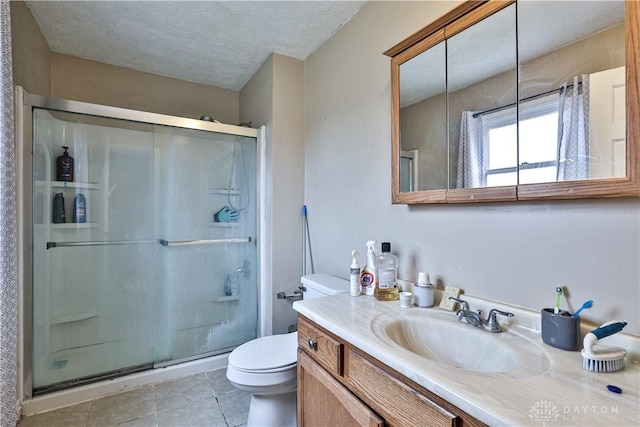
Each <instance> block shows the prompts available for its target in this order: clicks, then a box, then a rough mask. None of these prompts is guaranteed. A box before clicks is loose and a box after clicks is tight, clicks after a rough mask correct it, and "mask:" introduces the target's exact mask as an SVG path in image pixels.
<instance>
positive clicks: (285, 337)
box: [229, 332, 298, 371]
mask: <svg viewBox="0 0 640 427" xmlns="http://www.w3.org/2000/svg"><path fill="white" fill-rule="evenodd" d="M297 335H298V334H297V333H296V332H292V333H290V334H280V335H270V336H267V337H262V338H257V339H255V340H251V341H249V342H246V343H244V344H242V345H241V346H240V347H238V348H236V349H235V350H233V351H232V352H231V354H230V355H229V364H230V365H233V366H234V367H236V368H238V369H241V370H248V371H264V370H269V369H275V368H281V367H283V366H288V365H293V364H295V363H296V357H297V353H296V349H297V347H298V336H297Z"/></svg>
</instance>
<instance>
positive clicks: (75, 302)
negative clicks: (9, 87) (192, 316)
mask: <svg viewBox="0 0 640 427" xmlns="http://www.w3.org/2000/svg"><path fill="white" fill-rule="evenodd" d="M33 139H34V165H33V166H34V173H33V175H34V176H33V280H32V282H33V291H32V295H33V305H32V307H33V308H32V310H33V332H32V372H33V388H34V390H36V392H38V391H40V392H46V391H48V390H50V389H51V388H53V389H55V388H56V386H54V385H55V384H61V383H73V382H75V381H80V382H81V381H83V380H84V379H85V378H91V377H96V376H98V377H99V376H101V375H103V374H108V373H110V372H114V371H127V370H137V369H141V368H143V367H145V366H151V365H152V363H153V357H154V342H153V336H152V334H150V333H149V332H148V331H150V330H152V328H153V323H152V319H153V316H152V314H153V305H152V304H150V301H151V300H152V299H153V295H154V286H155V284H156V283H157V282H158V281H159V280H160V277H159V275H158V274H157V269H154V268H146V267H145V266H150V265H152V264H153V263H154V262H156V261H155V260H156V259H157V258H158V255H159V249H160V248H159V245H158V244H157V243H156V241H157V240H156V237H155V236H156V235H157V230H156V226H155V223H156V219H155V218H156V217H157V210H154V209H153V208H152V206H153V203H154V187H155V185H154V176H155V165H154V157H153V153H154V147H153V127H152V126H150V125H144V124H136V125H132V124H129V123H126V122H123V121H119V120H114V119H105V118H93V117H89V116H82V115H78V114H69V113H62V112H51V111H47V110H44V109H34V138H33ZM62 146H66V147H69V153H70V155H71V157H73V159H74V167H73V171H74V176H73V178H72V180H71V181H64V180H60V179H59V178H60V177H58V176H57V171H56V169H57V168H56V162H57V157H58V156H59V155H61V154H62V152H63V149H62ZM78 198H82V199H83V200H84V205H85V206H84V209H83V211H84V212H76V210H78V209H80V208H81V206H75V205H76V204H77V203H79V201H78ZM54 200H56V202H54ZM60 200H62V201H63V203H64V208H63V209H61V207H60V206H59V204H60ZM56 203H57V204H58V206H56ZM74 206H75V207H76V208H78V209H74ZM62 212H64V218H62V216H61V213H62ZM74 213H75V215H74ZM74 216H75V217H74ZM132 325H135V327H131V326H132Z"/></svg>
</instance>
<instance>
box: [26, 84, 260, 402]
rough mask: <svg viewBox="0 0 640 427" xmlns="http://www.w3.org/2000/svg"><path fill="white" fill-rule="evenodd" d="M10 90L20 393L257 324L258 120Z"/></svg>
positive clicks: (199, 350)
mask: <svg viewBox="0 0 640 427" xmlns="http://www.w3.org/2000/svg"><path fill="white" fill-rule="evenodd" d="M17 99H19V102H20V103H21V104H20V105H19V109H17V110H18V116H19V126H20V127H21V128H22V129H24V130H25V132H24V135H23V138H22V147H21V150H20V151H21V153H22V156H23V159H22V162H21V167H22V168H24V169H23V171H22V174H21V176H22V177H23V180H22V181H23V182H22V186H23V187H22V192H21V193H22V194H23V200H22V203H23V211H24V212H22V218H23V221H24V223H23V224H22V227H21V229H22V231H23V233H24V236H23V239H22V240H23V242H25V244H27V245H28V244H29V242H30V243H31V247H25V248H24V249H23V251H22V254H23V258H24V259H23V265H25V269H24V281H23V282H24V286H23V290H22V292H23V301H24V304H23V308H24V316H23V319H24V327H23V337H24V345H23V347H24V355H23V360H24V365H25V366H24V370H23V375H24V379H23V381H24V384H25V396H28V397H32V396H38V395H42V394H45V393H49V392H52V391H58V390H62V389H67V388H71V387H76V386H78V385H83V384H87V383H90V382H96V381H99V380H104V379H110V378H114V377H117V376H122V375H126V374H129V373H133V372H140V371H144V370H149V369H153V368H157V367H164V366H168V365H172V364H176V363H180V362H185V361H190V360H194V359H198V358H203V357H208V356H212V355H216V354H221V353H226V352H229V351H230V350H231V349H233V348H235V347H236V346H238V345H240V344H242V343H244V342H246V341H248V340H251V339H253V338H256V336H258V335H259V334H260V321H261V313H260V310H259V303H260V299H261V296H260V289H261V277H262V275H261V269H262V268H263V266H262V265H261V254H262V253H263V248H262V247H261V245H262V239H261V236H260V233H261V226H260V225H261V224H260V218H262V217H263V215H262V214H261V210H262V209H263V203H262V201H263V198H262V193H263V191H262V190H261V188H262V187H263V182H264V177H263V176H262V174H263V172H264V167H263V161H262V160H263V157H264V154H263V152H264V144H263V137H262V135H264V131H263V129H251V128H246V127H239V126H230V125H223V124H219V123H210V122H205V121H200V120H192V119H184V118H178V117H172V116H166V115H161V114H152V113H144V112H140V111H132V110H126V109H121V108H114V107H106V106H100V105H95V104H87V103H81V102H75V101H66V100H60V99H54V98H46V97H41V96H36V95H30V94H28V93H26V92H24V91H23V90H22V89H20V88H18V96H17ZM63 146H64V147H68V152H69V155H70V156H71V157H72V158H73V170H72V175H73V176H72V177H71V179H69V176H68V174H67V175H66V176H62V175H60V174H59V170H58V169H59V165H58V157H59V156H61V155H62V153H63V148H62V147H63ZM63 166H64V165H63ZM67 172H68V171H67ZM63 175H64V174H63ZM62 205H63V206H62ZM63 214H64V215H63ZM216 214H218V215H216Z"/></svg>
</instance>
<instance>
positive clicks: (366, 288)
mask: <svg viewBox="0 0 640 427" xmlns="http://www.w3.org/2000/svg"><path fill="white" fill-rule="evenodd" d="M375 265H376V241H375V240H369V241H368V242H367V264H366V265H365V266H364V268H363V269H362V273H361V274H360V286H362V292H363V293H364V294H365V295H373V294H374V293H375V287H376V267H375Z"/></svg>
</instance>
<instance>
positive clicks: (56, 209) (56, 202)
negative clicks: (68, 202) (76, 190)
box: [51, 193, 66, 224]
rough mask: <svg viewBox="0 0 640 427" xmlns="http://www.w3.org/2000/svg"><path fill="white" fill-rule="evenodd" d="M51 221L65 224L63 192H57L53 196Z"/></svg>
mask: <svg viewBox="0 0 640 427" xmlns="http://www.w3.org/2000/svg"><path fill="white" fill-rule="evenodd" d="M51 222H53V223H54V224H64V223H65V222H66V216H65V213H64V195H63V194H62V193H56V196H55V197H54V198H53V207H52V218H51Z"/></svg>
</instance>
